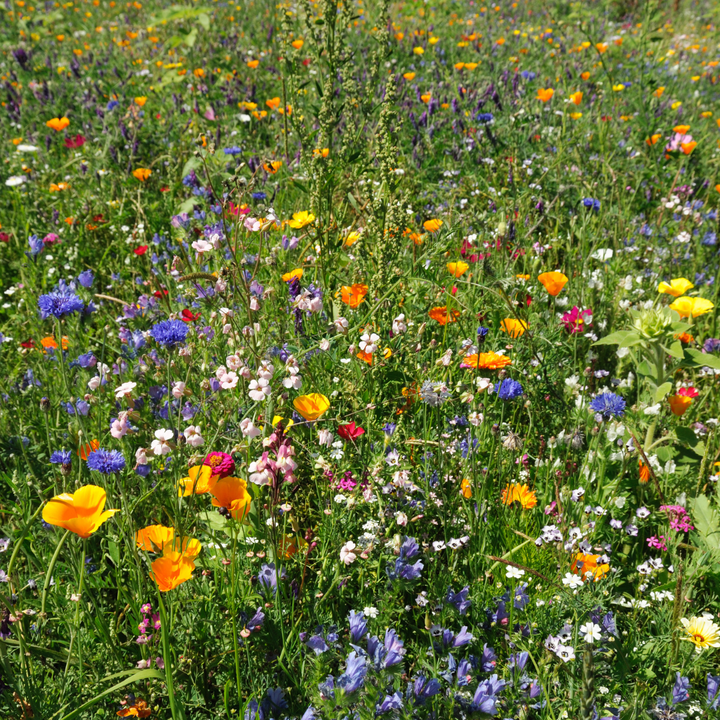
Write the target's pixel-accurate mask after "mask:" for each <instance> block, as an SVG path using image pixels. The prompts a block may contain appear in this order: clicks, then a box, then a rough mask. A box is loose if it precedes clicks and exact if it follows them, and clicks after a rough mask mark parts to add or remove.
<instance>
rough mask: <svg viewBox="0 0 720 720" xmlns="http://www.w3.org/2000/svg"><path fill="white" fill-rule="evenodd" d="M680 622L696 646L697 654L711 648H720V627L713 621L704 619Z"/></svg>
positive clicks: (685, 638) (684, 619)
mask: <svg viewBox="0 0 720 720" xmlns="http://www.w3.org/2000/svg"><path fill="white" fill-rule="evenodd" d="M680 622H681V623H682V624H683V627H684V628H685V632H686V633H687V635H688V637H684V638H682V639H683V640H689V641H690V642H691V643H692V644H693V645H694V646H695V652H702V651H703V649H705V648H709V647H720V627H718V626H717V625H716V624H715V623H714V622H713V621H712V620H708V619H706V618H702V617H692V618H690V620H688V619H687V618H682V620H680Z"/></svg>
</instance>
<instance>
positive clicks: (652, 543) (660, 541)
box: [647, 535, 667, 550]
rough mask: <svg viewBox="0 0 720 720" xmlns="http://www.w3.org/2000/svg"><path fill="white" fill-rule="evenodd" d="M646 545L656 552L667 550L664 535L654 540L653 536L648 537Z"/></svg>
mask: <svg viewBox="0 0 720 720" xmlns="http://www.w3.org/2000/svg"><path fill="white" fill-rule="evenodd" d="M647 544H648V546H649V547H651V548H655V549H657V550H667V546H666V545H665V536H664V535H661V536H660V537H659V538H656V537H655V536H654V535H653V536H652V537H649V538H648V539H647Z"/></svg>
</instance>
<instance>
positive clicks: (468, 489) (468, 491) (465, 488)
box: [460, 478, 472, 500]
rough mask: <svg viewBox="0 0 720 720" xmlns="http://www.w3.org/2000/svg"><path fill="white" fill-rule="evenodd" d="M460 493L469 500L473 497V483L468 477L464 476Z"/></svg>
mask: <svg viewBox="0 0 720 720" xmlns="http://www.w3.org/2000/svg"><path fill="white" fill-rule="evenodd" d="M460 494H461V495H462V496H463V497H464V498H465V499H466V500H469V499H470V498H471V497H472V484H471V483H470V480H468V479H467V478H463V479H462V482H461V483H460Z"/></svg>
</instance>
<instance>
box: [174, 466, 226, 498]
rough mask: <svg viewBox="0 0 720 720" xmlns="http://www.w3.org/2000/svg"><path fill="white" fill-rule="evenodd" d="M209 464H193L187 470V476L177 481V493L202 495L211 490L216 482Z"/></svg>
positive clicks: (186, 495)
mask: <svg viewBox="0 0 720 720" xmlns="http://www.w3.org/2000/svg"><path fill="white" fill-rule="evenodd" d="M212 471H213V469H212V467H211V466H210V465H195V466H193V467H191V468H190V469H189V470H188V477H186V478H183V479H182V480H180V482H179V483H178V495H182V496H183V497H188V495H204V494H205V493H208V492H211V491H212V489H213V487H214V486H215V483H216V482H217V475H213V473H212Z"/></svg>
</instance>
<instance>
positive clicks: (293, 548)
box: [278, 535, 307, 560]
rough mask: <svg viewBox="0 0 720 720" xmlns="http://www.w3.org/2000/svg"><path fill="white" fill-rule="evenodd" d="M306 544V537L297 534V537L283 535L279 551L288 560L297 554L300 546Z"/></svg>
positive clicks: (302, 546)
mask: <svg viewBox="0 0 720 720" xmlns="http://www.w3.org/2000/svg"><path fill="white" fill-rule="evenodd" d="M306 546H307V542H305V540H304V538H302V537H301V536H300V535H296V536H295V537H289V536H288V535H283V536H282V537H281V538H280V542H279V543H278V551H279V553H280V555H282V557H283V558H284V559H285V560H287V559H288V558H291V557H292V556H293V555H295V554H296V553H297V551H298V550H299V549H300V548H304V547H306Z"/></svg>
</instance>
